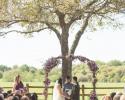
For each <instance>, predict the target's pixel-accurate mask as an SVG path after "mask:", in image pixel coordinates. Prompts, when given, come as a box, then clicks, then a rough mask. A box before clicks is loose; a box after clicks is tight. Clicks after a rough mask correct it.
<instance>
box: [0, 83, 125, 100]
mask: <svg viewBox="0 0 125 100" xmlns="http://www.w3.org/2000/svg"><path fill="white" fill-rule="evenodd" d="M26 84H29V85H30V86H43V83H42V82H24V85H26ZM83 84H84V86H85V87H92V84H91V83H80V86H81V85H83ZM53 85H54V83H51V86H53ZM0 86H1V87H9V86H13V83H12V82H0ZM96 86H97V87H124V86H125V83H97V85H96ZM4 90H5V91H7V90H10V89H4ZM123 90H124V88H122V89H108V90H106V89H101V90H97V94H98V93H102V94H108V93H111V92H113V91H115V92H124V91H123ZM29 91H30V92H31V93H32V92H36V93H42V92H43V90H42V89H38V88H33V89H29ZM90 91H91V90H85V93H90ZM49 92H50V93H52V89H51V90H49ZM43 98H44V96H42V95H39V100H42V99H43ZM87 98H88V97H86V98H85V100H88V99H87ZM98 98H101V97H98ZM48 100H52V95H51V96H49V99H48ZM81 100H82V99H81ZM99 100H101V99H99Z"/></svg>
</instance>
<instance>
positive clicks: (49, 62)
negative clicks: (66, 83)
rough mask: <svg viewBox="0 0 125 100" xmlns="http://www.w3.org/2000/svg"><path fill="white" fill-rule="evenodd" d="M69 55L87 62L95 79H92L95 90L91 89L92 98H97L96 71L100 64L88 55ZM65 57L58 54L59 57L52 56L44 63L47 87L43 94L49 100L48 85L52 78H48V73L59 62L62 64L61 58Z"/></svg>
mask: <svg viewBox="0 0 125 100" xmlns="http://www.w3.org/2000/svg"><path fill="white" fill-rule="evenodd" d="M67 57H70V59H71V60H72V61H73V60H76V59H78V60H79V61H81V62H83V63H87V65H88V67H89V69H90V71H91V72H92V77H93V80H92V84H93V90H92V91H91V93H90V100H97V95H96V90H95V88H96V82H97V79H96V72H97V70H98V66H97V65H96V63H95V62H94V61H92V60H89V59H88V58H86V57H83V56H74V55H69V56H67ZM62 58H63V57H62V56H58V57H52V58H50V59H48V60H47V61H46V62H45V64H44V70H45V80H44V85H45V89H44V91H43V93H42V94H43V95H44V96H45V100H47V97H48V87H49V85H50V82H51V81H50V79H49V78H48V74H49V72H50V71H51V70H52V69H53V68H54V67H55V66H57V65H58V64H60V59H62Z"/></svg>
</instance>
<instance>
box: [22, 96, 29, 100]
mask: <svg viewBox="0 0 125 100" xmlns="http://www.w3.org/2000/svg"><path fill="white" fill-rule="evenodd" d="M21 100H30V99H29V97H28V96H22V97H21Z"/></svg>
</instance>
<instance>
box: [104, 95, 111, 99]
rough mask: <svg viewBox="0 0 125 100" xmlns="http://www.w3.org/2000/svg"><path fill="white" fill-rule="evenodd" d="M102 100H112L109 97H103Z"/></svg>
mask: <svg viewBox="0 0 125 100" xmlns="http://www.w3.org/2000/svg"><path fill="white" fill-rule="evenodd" d="M102 100H113V99H112V98H111V96H110V95H105V96H104V97H103V98H102Z"/></svg>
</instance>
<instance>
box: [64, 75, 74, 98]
mask: <svg viewBox="0 0 125 100" xmlns="http://www.w3.org/2000/svg"><path fill="white" fill-rule="evenodd" d="M72 89H73V84H72V83H71V78H70V76H67V77H66V83H65V84H64V85H63V92H64V93H65V94H66V95H68V96H69V97H70V98H66V97H65V100H71V94H72Z"/></svg>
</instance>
